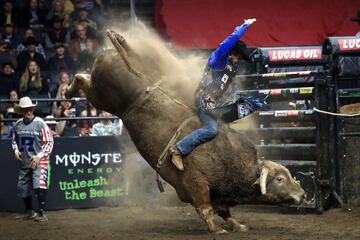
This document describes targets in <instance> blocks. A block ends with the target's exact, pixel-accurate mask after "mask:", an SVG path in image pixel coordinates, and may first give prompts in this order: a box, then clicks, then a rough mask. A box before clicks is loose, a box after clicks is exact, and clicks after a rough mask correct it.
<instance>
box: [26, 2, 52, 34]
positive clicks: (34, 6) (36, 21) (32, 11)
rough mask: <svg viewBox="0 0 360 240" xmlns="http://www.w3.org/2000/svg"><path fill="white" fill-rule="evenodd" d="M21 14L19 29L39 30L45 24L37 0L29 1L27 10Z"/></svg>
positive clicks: (43, 14)
mask: <svg viewBox="0 0 360 240" xmlns="http://www.w3.org/2000/svg"><path fill="white" fill-rule="evenodd" d="M21 14H22V18H21V19H22V21H21V22H20V26H21V27H30V28H32V29H41V28H43V27H44V23H45V16H46V15H45V12H44V11H43V10H42V9H40V8H39V1H38V0H29V8H28V9H26V10H25V12H23V13H21Z"/></svg>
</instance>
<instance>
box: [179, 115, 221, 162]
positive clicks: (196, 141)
mask: <svg viewBox="0 0 360 240" xmlns="http://www.w3.org/2000/svg"><path fill="white" fill-rule="evenodd" d="M198 116H199V118H200V120H201V122H202V123H203V124H204V126H203V127H202V128H200V129H197V130H195V131H193V132H192V133H190V135H187V136H186V137H185V138H183V139H182V140H180V141H179V142H178V143H177V144H176V147H177V148H178V149H179V151H180V152H181V154H182V155H186V154H189V153H191V152H192V151H193V150H194V149H195V148H196V147H197V146H199V145H200V144H202V143H204V142H207V141H210V140H211V139H213V138H215V137H216V135H217V134H218V131H219V124H218V122H217V121H216V119H215V118H214V117H213V116H212V115H210V114H209V113H208V112H206V111H204V110H202V109H201V108H200V109H199V110H198Z"/></svg>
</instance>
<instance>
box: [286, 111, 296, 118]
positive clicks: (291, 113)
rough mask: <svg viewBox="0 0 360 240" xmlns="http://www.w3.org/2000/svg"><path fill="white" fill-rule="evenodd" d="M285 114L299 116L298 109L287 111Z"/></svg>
mask: <svg viewBox="0 0 360 240" xmlns="http://www.w3.org/2000/svg"><path fill="white" fill-rule="evenodd" d="M287 116H289V117H294V116H299V111H298V110H291V111H288V112H287Z"/></svg>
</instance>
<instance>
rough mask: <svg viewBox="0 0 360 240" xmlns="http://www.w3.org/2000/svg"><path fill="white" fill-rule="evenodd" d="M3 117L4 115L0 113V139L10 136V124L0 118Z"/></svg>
mask: <svg viewBox="0 0 360 240" xmlns="http://www.w3.org/2000/svg"><path fill="white" fill-rule="evenodd" d="M3 119H5V117H4V115H3V114H2V113H0V133H1V138H0V139H9V138H11V130H12V126H11V125H9V126H8V125H7V124H5V122H3V121H2V120H3Z"/></svg>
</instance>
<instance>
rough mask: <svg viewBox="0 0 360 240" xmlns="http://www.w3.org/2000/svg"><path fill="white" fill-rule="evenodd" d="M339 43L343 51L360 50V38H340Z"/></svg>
mask: <svg viewBox="0 0 360 240" xmlns="http://www.w3.org/2000/svg"><path fill="white" fill-rule="evenodd" d="M338 43H339V47H340V50H342V51H354V50H360V38H352V39H339V40H338Z"/></svg>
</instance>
